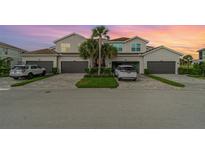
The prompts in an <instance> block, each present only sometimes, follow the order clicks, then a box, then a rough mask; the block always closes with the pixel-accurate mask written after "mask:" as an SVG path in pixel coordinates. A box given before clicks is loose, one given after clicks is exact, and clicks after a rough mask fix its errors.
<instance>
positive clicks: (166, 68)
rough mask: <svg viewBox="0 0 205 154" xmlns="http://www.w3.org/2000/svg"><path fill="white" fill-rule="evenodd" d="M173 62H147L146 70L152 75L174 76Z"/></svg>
mask: <svg viewBox="0 0 205 154" xmlns="http://www.w3.org/2000/svg"><path fill="white" fill-rule="evenodd" d="M175 66H176V62H175V61H148V62H147V68H148V70H149V71H150V73H152V74H175Z"/></svg>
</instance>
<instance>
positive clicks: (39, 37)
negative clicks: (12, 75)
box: [0, 25, 205, 59]
mask: <svg viewBox="0 0 205 154" xmlns="http://www.w3.org/2000/svg"><path fill="white" fill-rule="evenodd" d="M94 27H95V26H94V25H92V26H91V25H85V26H83V25H82V26H79V25H78V26H75V25H69V26H38V25H36V26H6V25H4V26H3V25H2V26H0V42H4V43H8V44H11V45H14V46H17V47H20V48H23V49H26V50H29V51H30V50H36V49H40V48H47V47H50V46H53V45H54V44H53V41H54V40H56V39H58V38H60V37H62V36H65V35H68V34H70V33H73V32H76V33H79V34H82V35H84V36H86V37H89V36H90V35H91V29H92V28H94ZM106 27H107V28H108V29H109V30H110V31H109V35H110V37H111V38H117V37H134V36H136V35H137V36H139V37H142V38H144V39H147V40H149V41H150V42H149V45H152V46H159V45H164V46H167V47H169V48H172V49H174V50H177V51H179V52H182V53H184V54H191V55H193V57H194V58H195V59H196V58H198V53H197V52H196V50H198V49H200V48H205V26H162V25H161V26H151V25H150V26H144V25H141V26H139V25H138V26H134V25H133V26H124V25H123V26H117V25H110V26H106Z"/></svg>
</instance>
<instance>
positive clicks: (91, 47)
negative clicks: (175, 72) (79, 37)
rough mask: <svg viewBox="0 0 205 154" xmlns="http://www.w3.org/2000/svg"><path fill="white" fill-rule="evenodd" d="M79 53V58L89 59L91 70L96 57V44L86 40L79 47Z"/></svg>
mask: <svg viewBox="0 0 205 154" xmlns="http://www.w3.org/2000/svg"><path fill="white" fill-rule="evenodd" d="M79 51H80V57H82V58H84V59H90V68H92V67H93V60H95V59H96V58H97V55H98V42H97V41H96V40H93V39H88V40H86V41H85V42H83V43H82V44H81V45H80V47H79Z"/></svg>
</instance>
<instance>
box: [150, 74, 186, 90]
mask: <svg viewBox="0 0 205 154" xmlns="http://www.w3.org/2000/svg"><path fill="white" fill-rule="evenodd" d="M147 76H149V77H151V78H152V79H155V80H158V81H161V82H163V83H166V84H169V85H172V86H175V87H185V85H184V84H182V83H179V82H175V81H172V80H168V79H165V78H162V77H159V76H156V75H152V74H149V75H147Z"/></svg>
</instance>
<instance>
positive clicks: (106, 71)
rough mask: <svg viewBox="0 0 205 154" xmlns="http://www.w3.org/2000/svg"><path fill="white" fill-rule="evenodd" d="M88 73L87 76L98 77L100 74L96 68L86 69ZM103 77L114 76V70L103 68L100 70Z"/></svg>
mask: <svg viewBox="0 0 205 154" xmlns="http://www.w3.org/2000/svg"><path fill="white" fill-rule="evenodd" d="M85 72H86V76H97V74H98V68H97V67H94V68H86V69H85ZM100 73H101V76H112V75H113V74H112V69H111V68H106V67H102V68H101V70H100Z"/></svg>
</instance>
